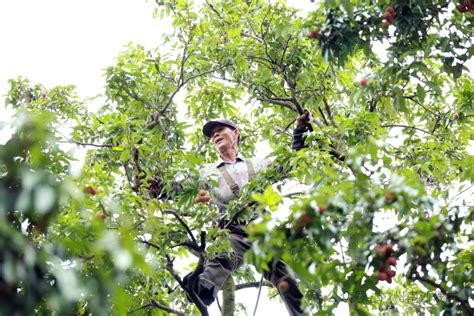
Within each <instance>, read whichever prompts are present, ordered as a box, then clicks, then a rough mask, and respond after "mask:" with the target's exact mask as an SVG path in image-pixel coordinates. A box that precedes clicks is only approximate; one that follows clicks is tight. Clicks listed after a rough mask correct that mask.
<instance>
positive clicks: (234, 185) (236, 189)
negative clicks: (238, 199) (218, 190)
mask: <svg viewBox="0 0 474 316" xmlns="http://www.w3.org/2000/svg"><path fill="white" fill-rule="evenodd" d="M217 169H219V171H220V172H221V173H222V176H223V177H224V180H225V182H227V185H228V186H229V187H230V190H231V191H232V193H233V194H234V195H235V196H239V194H240V188H239V185H238V184H237V183H235V181H234V179H232V176H231V175H230V173H229V171H227V169H226V168H225V165H221V166H219V167H218V168H217Z"/></svg>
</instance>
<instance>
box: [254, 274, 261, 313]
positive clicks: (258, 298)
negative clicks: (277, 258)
mask: <svg viewBox="0 0 474 316" xmlns="http://www.w3.org/2000/svg"><path fill="white" fill-rule="evenodd" d="M262 285H263V275H262V278H261V279H260V282H259V286H258V294H257V302H256V303H255V308H254V309H253V316H255V315H256V314H257V307H258V302H259V301H260V293H261V292H262Z"/></svg>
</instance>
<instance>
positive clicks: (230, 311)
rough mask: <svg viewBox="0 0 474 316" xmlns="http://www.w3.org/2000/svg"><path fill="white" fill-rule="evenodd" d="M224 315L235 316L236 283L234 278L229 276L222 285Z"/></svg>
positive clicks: (222, 313) (222, 312)
mask: <svg viewBox="0 0 474 316" xmlns="http://www.w3.org/2000/svg"><path fill="white" fill-rule="evenodd" d="M222 299H223V303H222V311H221V315H222V316H234V312H235V283H234V278H232V276H229V277H228V278H227V280H226V281H225V282H224V286H222Z"/></svg>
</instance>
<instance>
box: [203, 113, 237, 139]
mask: <svg viewBox="0 0 474 316" xmlns="http://www.w3.org/2000/svg"><path fill="white" fill-rule="evenodd" d="M218 125H224V126H228V127H230V128H232V129H236V128H239V127H238V126H237V124H235V123H233V122H231V121H229V120H227V119H224V118H221V119H217V120H212V121H209V122H207V123H206V124H204V126H203V127H202V133H203V134H204V135H206V136H207V137H209V138H211V132H212V129H213V128H214V127H216V126H218Z"/></svg>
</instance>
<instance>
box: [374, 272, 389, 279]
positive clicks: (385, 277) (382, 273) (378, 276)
mask: <svg viewBox="0 0 474 316" xmlns="http://www.w3.org/2000/svg"><path fill="white" fill-rule="evenodd" d="M377 280H379V281H387V280H388V275H387V274H386V273H384V272H379V273H378V274H377Z"/></svg>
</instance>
